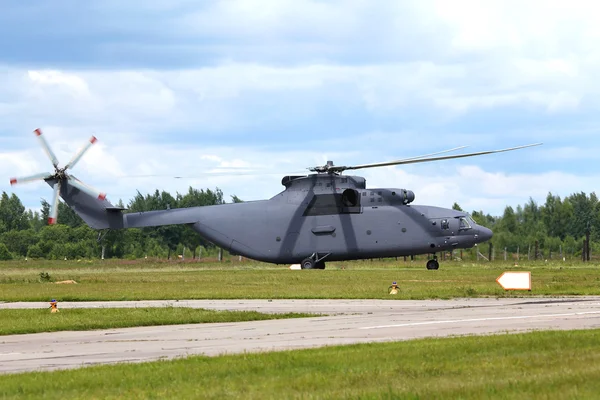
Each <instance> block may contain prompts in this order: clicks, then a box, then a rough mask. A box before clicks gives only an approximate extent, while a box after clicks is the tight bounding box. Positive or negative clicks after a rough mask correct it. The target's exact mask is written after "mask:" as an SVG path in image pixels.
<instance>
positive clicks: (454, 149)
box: [398, 146, 469, 162]
mask: <svg viewBox="0 0 600 400" xmlns="http://www.w3.org/2000/svg"><path fill="white" fill-rule="evenodd" d="M466 147H469V146H459V147H455V148H453V149H448V150H442V151H438V152H435V153H430V154H423V155H422V156H416V157H409V158H401V159H400V160H398V161H403V162H404V161H410V160H418V159H420V158H424V157H431V156H437V155H438V154H443V153H450V152H451V151H456V150H460V149H464V148H466Z"/></svg>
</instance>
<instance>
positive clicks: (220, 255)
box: [219, 247, 223, 261]
mask: <svg viewBox="0 0 600 400" xmlns="http://www.w3.org/2000/svg"><path fill="white" fill-rule="evenodd" d="M219 261H223V249H222V248H220V247H219Z"/></svg>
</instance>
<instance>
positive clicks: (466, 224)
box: [458, 217, 471, 230]
mask: <svg viewBox="0 0 600 400" xmlns="http://www.w3.org/2000/svg"><path fill="white" fill-rule="evenodd" d="M458 229H459V230H467V229H471V224H469V221H468V220H467V219H466V218H465V217H460V219H459V226H458Z"/></svg>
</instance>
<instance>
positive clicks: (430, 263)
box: [427, 260, 440, 269]
mask: <svg viewBox="0 0 600 400" xmlns="http://www.w3.org/2000/svg"><path fill="white" fill-rule="evenodd" d="M439 267H440V263H439V262H438V260H429V261H427V269H438V268H439Z"/></svg>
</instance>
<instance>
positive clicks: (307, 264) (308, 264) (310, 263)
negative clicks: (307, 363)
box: [300, 257, 317, 269]
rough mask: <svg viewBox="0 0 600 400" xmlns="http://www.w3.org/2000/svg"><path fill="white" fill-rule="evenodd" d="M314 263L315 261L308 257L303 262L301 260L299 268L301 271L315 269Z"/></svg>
mask: <svg viewBox="0 0 600 400" xmlns="http://www.w3.org/2000/svg"><path fill="white" fill-rule="evenodd" d="M316 265H317V264H316V263H315V260H313V259H312V258H310V257H308V258H305V259H304V260H302V262H301V263H300V268H302V269H315V268H316Z"/></svg>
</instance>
